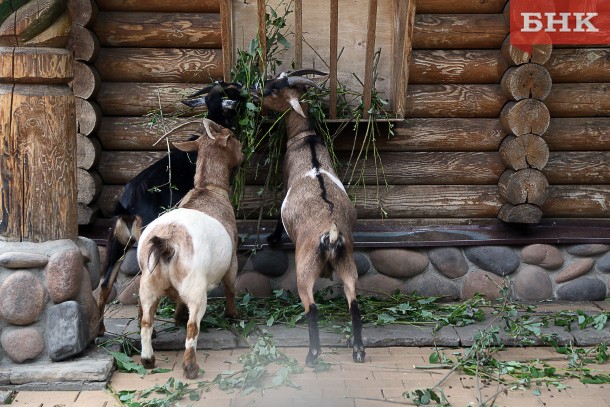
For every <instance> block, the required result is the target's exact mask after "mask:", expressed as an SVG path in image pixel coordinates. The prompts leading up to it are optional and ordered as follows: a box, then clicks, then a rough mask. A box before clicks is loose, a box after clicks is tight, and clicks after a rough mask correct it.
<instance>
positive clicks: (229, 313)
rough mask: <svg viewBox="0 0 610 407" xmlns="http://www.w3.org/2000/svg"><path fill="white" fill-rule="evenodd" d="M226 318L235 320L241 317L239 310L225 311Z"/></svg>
mask: <svg viewBox="0 0 610 407" xmlns="http://www.w3.org/2000/svg"><path fill="white" fill-rule="evenodd" d="M225 318H226V319H228V320H229V321H234V320H236V319H238V318H239V312H238V311H237V310H235V311H225Z"/></svg>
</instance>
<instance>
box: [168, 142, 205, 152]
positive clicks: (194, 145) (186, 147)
mask: <svg viewBox="0 0 610 407" xmlns="http://www.w3.org/2000/svg"><path fill="white" fill-rule="evenodd" d="M198 140H199V139H197V140H193V141H175V142H173V143H172V144H173V145H174V147H176V148H177V149H178V150H180V151H184V152H186V153H189V152H191V151H198V150H199V141H198Z"/></svg>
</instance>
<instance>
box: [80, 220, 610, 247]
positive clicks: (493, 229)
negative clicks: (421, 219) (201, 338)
mask: <svg viewBox="0 0 610 407" xmlns="http://www.w3.org/2000/svg"><path fill="white" fill-rule="evenodd" d="M473 222H474V221H473ZM375 223H378V224H375ZM388 223H390V222H388ZM111 226H112V220H111V219H99V220H98V221H96V222H95V223H94V224H93V225H89V226H81V227H80V229H79V235H80V236H84V237H88V238H90V239H93V240H94V241H95V242H96V243H97V244H98V245H102V246H104V245H106V238H107V234H108V231H109V229H110V227H111ZM274 228H275V223H274V222H272V221H265V222H263V224H262V225H261V228H260V234H259V235H258V236H257V235H256V223H255V222H249V221H247V222H238V229H239V232H240V235H241V236H242V237H243V243H242V245H241V246H240V249H241V250H253V249H262V248H265V247H267V246H268V245H267V241H266V238H267V236H268V235H269V234H270V233H271V232H273V230H274ZM354 240H355V247H356V248H358V249H375V248H412V247H447V246H483V245H529V244H536V243H539V244H554V245H558V244H610V219H543V220H542V222H540V223H539V224H536V225H519V224H507V223H504V222H502V221H499V220H493V219H492V220H481V221H479V222H477V223H470V224H449V225H433V226H422V225H401V224H400V221H393V222H391V223H390V224H386V225H383V224H381V221H379V222H372V221H364V222H363V224H359V225H358V226H357V227H356V230H355V232H354ZM276 248H279V249H288V250H289V249H293V248H294V245H293V244H292V242H290V240H289V239H288V238H287V237H286V236H284V239H283V240H282V243H281V244H280V245H278V246H276Z"/></svg>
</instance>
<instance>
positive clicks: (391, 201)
mask: <svg viewBox="0 0 610 407" xmlns="http://www.w3.org/2000/svg"><path fill="white" fill-rule="evenodd" d="M122 189H123V186H121V185H104V188H103V190H102V194H101V195H100V198H99V200H98V204H99V207H100V209H101V211H102V213H103V214H104V216H106V217H108V216H110V215H109V214H111V213H112V210H113V208H114V204H115V202H116V197H118V196H120V194H121V191H122ZM259 191H260V187H255V186H252V187H247V188H246V193H245V198H244V201H243V208H242V210H241V211H240V213H238V219H243V218H244V216H243V214H244V213H249V214H250V219H255V218H256V217H257V216H258V209H259V208H260V203H261V199H260V196H258V192H259ZM364 195H365V193H364V191H362V190H359V192H358V193H356V199H357V200H356V209H357V210H358V220H359V222H363V221H364V220H365V219H377V221H379V219H380V218H381V213H380V210H379V208H378V207H377V205H376V204H375V202H377V197H376V194H375V191H374V190H373V189H372V188H369V189H368V192H367V195H368V196H367V199H366V204H365V200H364ZM379 198H380V200H381V203H382V204H383V207H384V210H386V211H387V213H388V219H387V222H392V220H395V219H405V220H409V219H419V221H417V223H418V224H423V225H429V224H430V223H429V222H430V221H432V222H438V221H439V219H440V220H442V222H443V224H446V223H450V222H451V221H452V220H457V219H470V221H469V222H472V220H473V219H472V218H478V219H483V218H493V219H495V218H496V216H497V214H498V212H499V210H500V208H501V207H502V205H503V203H502V202H501V201H500V198H499V195H498V187H497V186H494V185H479V186H468V185H467V186H462V185H458V186H443V185H431V186H427V185H415V186H407V185H400V186H390V187H389V188H388V189H386V188H382V189H381V191H380V196H379ZM608 207H610V186H609V185H590V186H589V185H551V186H550V188H549V196H548V198H547V200H546V201H545V203H544V205H543V206H542V208H541V209H542V211H543V214H544V217H545V218H556V217H564V218H565V217H567V218H610V211H608ZM269 208H270V206H266V207H265V209H269ZM263 215H264V216H263V217H264V218H265V219H270V218H273V217H272V216H270V215H269V214H268V212H267V211H264V212H263ZM422 219H423V221H422ZM475 221H476V220H475ZM422 222H423V223H422Z"/></svg>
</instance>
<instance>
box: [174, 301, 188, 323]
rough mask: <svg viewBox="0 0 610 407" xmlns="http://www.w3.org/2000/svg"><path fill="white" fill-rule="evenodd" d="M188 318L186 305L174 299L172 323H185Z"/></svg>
mask: <svg viewBox="0 0 610 407" xmlns="http://www.w3.org/2000/svg"><path fill="white" fill-rule="evenodd" d="M188 319H189V313H188V308H187V306H186V305H185V304H184V303H183V302H182V301H181V300H180V299H178V300H176V310H175V311H174V324H175V325H176V326H178V325H186V323H187V321H188Z"/></svg>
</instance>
